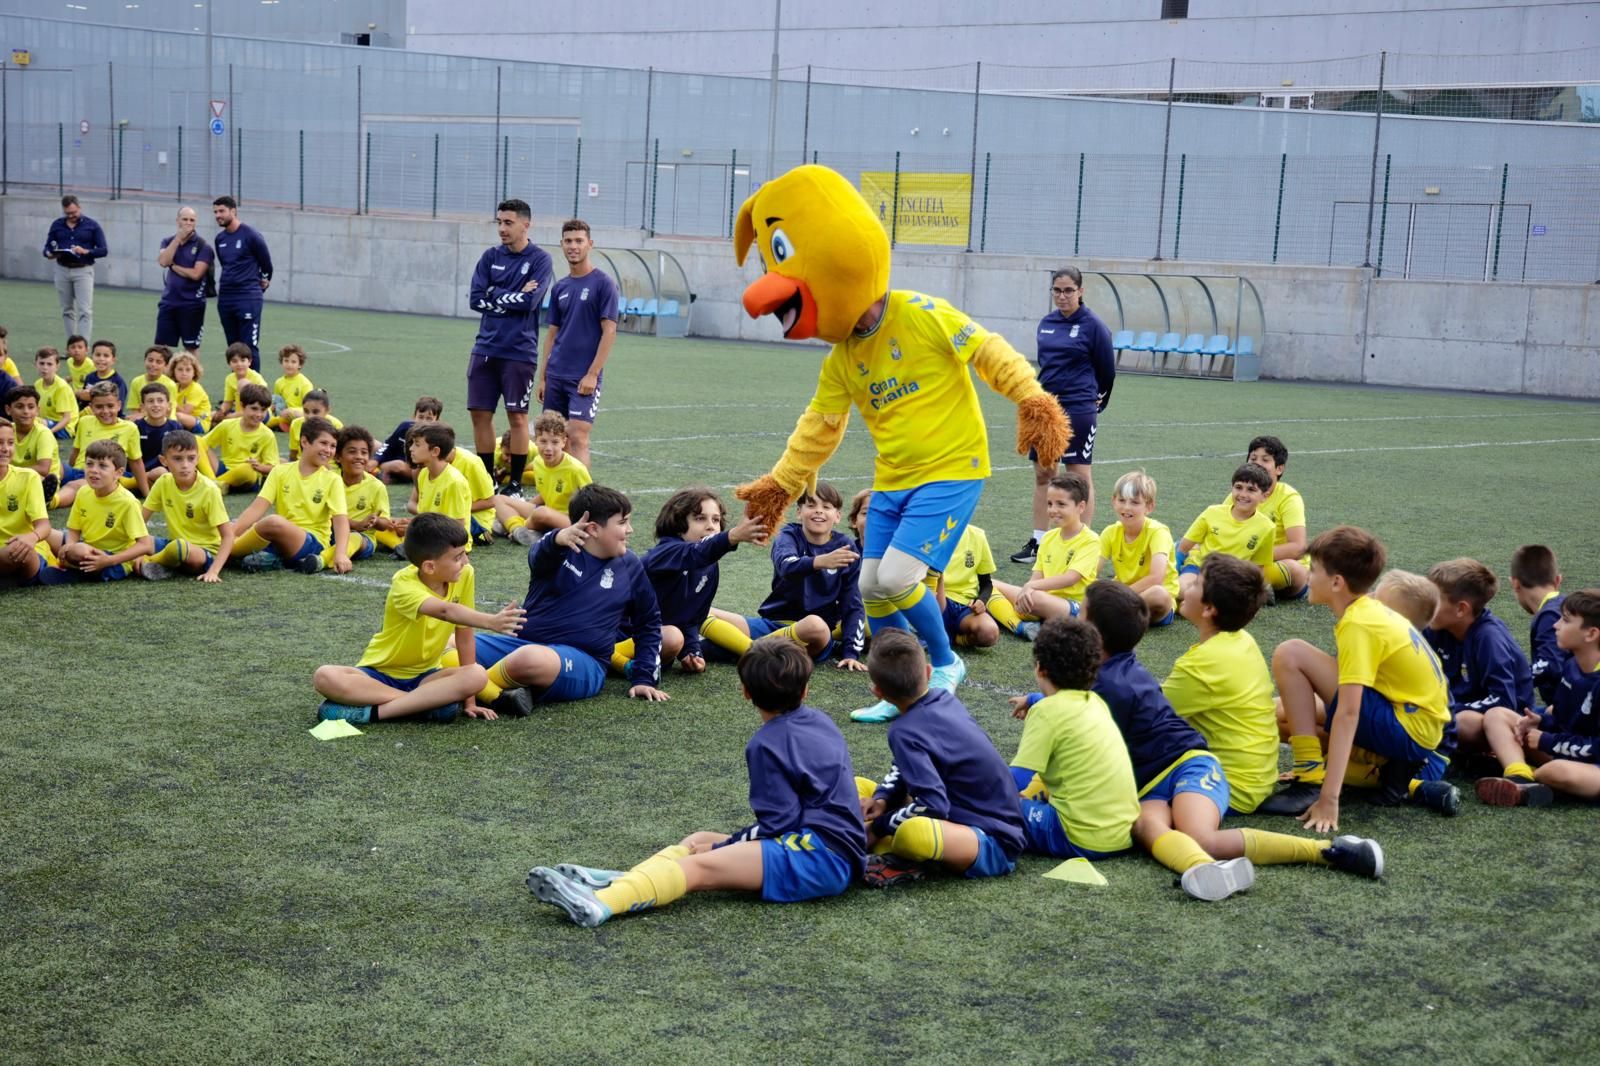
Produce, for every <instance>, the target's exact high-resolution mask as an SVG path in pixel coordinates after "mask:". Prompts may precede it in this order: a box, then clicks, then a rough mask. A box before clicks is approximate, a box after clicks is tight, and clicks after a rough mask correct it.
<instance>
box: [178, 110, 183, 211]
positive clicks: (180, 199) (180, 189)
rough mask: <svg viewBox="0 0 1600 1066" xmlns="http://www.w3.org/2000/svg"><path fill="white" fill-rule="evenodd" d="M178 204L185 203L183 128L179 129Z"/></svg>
mask: <svg viewBox="0 0 1600 1066" xmlns="http://www.w3.org/2000/svg"><path fill="white" fill-rule="evenodd" d="M178 202H179V203H180V204H181V203H183V127H182V126H179V127H178Z"/></svg>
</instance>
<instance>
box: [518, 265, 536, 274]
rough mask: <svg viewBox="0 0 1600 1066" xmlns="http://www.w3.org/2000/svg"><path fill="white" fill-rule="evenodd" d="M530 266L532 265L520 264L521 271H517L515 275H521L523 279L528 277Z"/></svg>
mask: <svg viewBox="0 0 1600 1066" xmlns="http://www.w3.org/2000/svg"><path fill="white" fill-rule="evenodd" d="M532 265H533V264H532V263H523V264H522V269H521V270H519V271H517V273H518V274H521V275H522V276H523V277H527V276H528V268H529V267H531V266H532Z"/></svg>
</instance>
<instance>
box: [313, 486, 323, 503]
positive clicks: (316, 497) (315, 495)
mask: <svg viewBox="0 0 1600 1066" xmlns="http://www.w3.org/2000/svg"><path fill="white" fill-rule="evenodd" d="M311 502H312V503H321V502H322V490H321V489H318V490H317V491H316V492H313V493H312V494H311Z"/></svg>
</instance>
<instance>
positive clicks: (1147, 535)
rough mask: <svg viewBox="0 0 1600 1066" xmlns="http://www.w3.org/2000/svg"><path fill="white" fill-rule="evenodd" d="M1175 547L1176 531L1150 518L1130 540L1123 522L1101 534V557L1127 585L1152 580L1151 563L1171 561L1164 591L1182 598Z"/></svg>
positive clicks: (1146, 517)
mask: <svg viewBox="0 0 1600 1066" xmlns="http://www.w3.org/2000/svg"><path fill="white" fill-rule="evenodd" d="M1176 554H1177V553H1176V552H1175V551H1174V550H1173V545H1172V530H1170V529H1168V528H1167V526H1166V523H1164V522H1157V521H1156V520H1155V519H1154V518H1151V517H1150V516H1148V515H1146V516H1145V520H1144V525H1143V526H1141V527H1139V532H1138V535H1136V536H1135V537H1134V538H1133V539H1132V540H1129V539H1128V531H1127V530H1126V529H1124V528H1123V525H1122V523H1121V522H1112V523H1111V524H1110V525H1108V526H1106V528H1104V529H1102V530H1101V531H1100V557H1101V558H1103V559H1109V560H1110V561H1111V569H1112V572H1113V573H1115V574H1116V577H1117V580H1118V581H1120V582H1122V583H1123V584H1124V585H1131V584H1133V583H1134V582H1135V581H1141V580H1143V579H1144V578H1147V577H1149V576H1150V561H1151V560H1152V559H1154V558H1155V557H1156V556H1158V555H1165V556H1166V557H1167V572H1166V575H1165V576H1164V577H1162V579H1161V587H1162V588H1164V589H1166V590H1167V591H1168V592H1170V593H1171V594H1172V598H1173V600H1174V601H1176V600H1177V598H1178V560H1177V558H1176Z"/></svg>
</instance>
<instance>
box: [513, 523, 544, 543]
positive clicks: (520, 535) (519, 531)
mask: <svg viewBox="0 0 1600 1066" xmlns="http://www.w3.org/2000/svg"><path fill="white" fill-rule="evenodd" d="M538 540H539V534H537V533H535V532H534V531H533V530H532V529H531V528H530V527H528V526H518V527H517V528H516V531H515V532H514V533H512V534H511V542H512V543H513V544H520V545H522V546H523V547H524V548H531V547H533V546H534V544H535V543H536V542H537V541H538Z"/></svg>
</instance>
